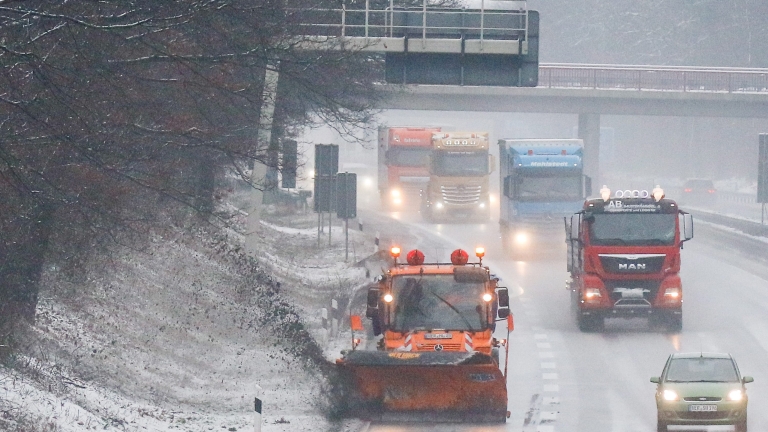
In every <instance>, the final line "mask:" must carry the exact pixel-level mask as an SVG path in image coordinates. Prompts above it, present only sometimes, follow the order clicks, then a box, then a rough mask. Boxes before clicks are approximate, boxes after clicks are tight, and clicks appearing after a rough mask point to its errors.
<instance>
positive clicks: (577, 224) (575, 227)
mask: <svg viewBox="0 0 768 432" xmlns="http://www.w3.org/2000/svg"><path fill="white" fill-rule="evenodd" d="M568 228H569V231H568V239H569V240H574V241H578V240H579V231H580V229H581V214H575V215H573V216H571V223H570V225H568Z"/></svg>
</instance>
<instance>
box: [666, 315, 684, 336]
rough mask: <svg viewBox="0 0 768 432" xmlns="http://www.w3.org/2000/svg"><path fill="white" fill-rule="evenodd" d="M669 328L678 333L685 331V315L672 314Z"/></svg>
mask: <svg viewBox="0 0 768 432" xmlns="http://www.w3.org/2000/svg"><path fill="white" fill-rule="evenodd" d="M667 329H668V330H669V331H670V332H673V333H678V332H681V331H683V316H682V315H672V316H670V317H669V321H668V324H667Z"/></svg>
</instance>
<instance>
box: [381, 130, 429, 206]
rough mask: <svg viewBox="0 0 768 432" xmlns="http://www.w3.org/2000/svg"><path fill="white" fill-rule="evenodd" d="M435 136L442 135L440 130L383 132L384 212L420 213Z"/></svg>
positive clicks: (382, 180) (382, 193)
mask: <svg viewBox="0 0 768 432" xmlns="http://www.w3.org/2000/svg"><path fill="white" fill-rule="evenodd" d="M433 132H440V128H439V127H431V128H430V127H380V128H379V142H378V156H379V163H378V164H379V194H380V195H381V206H382V208H383V209H385V210H393V211H402V210H413V211H417V210H418V209H419V191H420V190H421V189H423V187H424V185H426V183H427V182H428V181H429V169H428V167H427V164H428V163H429V155H430V153H431V151H432V133H433Z"/></svg>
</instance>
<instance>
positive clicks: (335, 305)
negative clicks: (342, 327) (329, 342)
mask: <svg viewBox="0 0 768 432" xmlns="http://www.w3.org/2000/svg"><path fill="white" fill-rule="evenodd" d="M338 317H339V302H337V301H336V299H331V337H334V338H335V337H337V336H338V335H339V318H338Z"/></svg>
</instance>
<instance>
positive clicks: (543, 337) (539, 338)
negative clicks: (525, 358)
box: [533, 333, 547, 340]
mask: <svg viewBox="0 0 768 432" xmlns="http://www.w3.org/2000/svg"><path fill="white" fill-rule="evenodd" d="M533 338H534V339H537V340H541V339H547V335H545V334H543V333H537V334H535V335H533Z"/></svg>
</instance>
